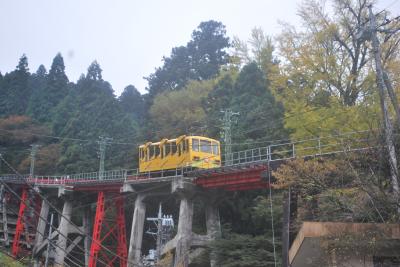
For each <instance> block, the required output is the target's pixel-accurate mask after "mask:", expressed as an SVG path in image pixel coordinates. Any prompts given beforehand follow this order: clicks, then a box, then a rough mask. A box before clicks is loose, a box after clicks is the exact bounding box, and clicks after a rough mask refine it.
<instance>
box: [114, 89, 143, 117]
mask: <svg viewBox="0 0 400 267" xmlns="http://www.w3.org/2000/svg"><path fill="white" fill-rule="evenodd" d="M118 100H119V103H120V105H121V107H122V110H123V111H124V112H125V113H127V114H129V115H131V116H132V118H134V120H135V121H137V122H141V121H142V120H143V116H144V98H143V96H142V95H141V94H140V93H139V91H138V90H137V89H136V87H135V86H133V85H128V86H127V87H125V89H124V91H123V92H122V94H121V95H120V97H119V98H118Z"/></svg>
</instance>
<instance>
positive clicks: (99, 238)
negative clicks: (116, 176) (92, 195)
mask: <svg viewBox="0 0 400 267" xmlns="http://www.w3.org/2000/svg"><path fill="white" fill-rule="evenodd" d="M116 194H117V195H116ZM106 197H111V198H115V197H116V200H115V204H114V202H110V201H107V200H106ZM112 216H113V218H111V217H112ZM110 222H113V223H110ZM115 241H116V242H115ZM115 243H117V247H116V251H113V248H114V247H115ZM113 246H114V247H113ZM104 248H107V249H104ZM110 251H112V253H110ZM127 257H128V250H127V242H126V226H125V211H124V199H123V196H122V195H119V193H110V192H105V191H100V192H99V193H98V196H97V208H96V215H95V220H94V226H93V235H92V245H91V247H90V254H89V267H96V266H103V265H104V263H106V264H107V266H117V265H116V264H117V263H119V265H118V266H120V267H126V266H127ZM99 262H101V263H102V264H99V265H97V263H99Z"/></svg>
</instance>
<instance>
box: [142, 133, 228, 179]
mask: <svg viewBox="0 0 400 267" xmlns="http://www.w3.org/2000/svg"><path fill="white" fill-rule="evenodd" d="M220 154H221V153H220V143H219V141H217V140H214V139H211V138H207V137H203V136H186V135H182V136H180V137H178V138H176V139H163V140H161V141H160V142H156V143H151V142H148V143H146V144H143V145H141V146H139V171H140V172H149V171H160V170H171V169H176V168H180V167H186V166H191V167H196V168H201V169H209V168H216V167H220V166H221V155H220Z"/></svg>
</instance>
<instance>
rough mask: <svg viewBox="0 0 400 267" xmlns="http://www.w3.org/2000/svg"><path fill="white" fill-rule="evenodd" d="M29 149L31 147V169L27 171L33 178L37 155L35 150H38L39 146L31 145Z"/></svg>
mask: <svg viewBox="0 0 400 267" xmlns="http://www.w3.org/2000/svg"><path fill="white" fill-rule="evenodd" d="M31 147H32V148H31V168H30V171H29V176H30V177H32V178H33V174H34V171H35V160H36V153H37V150H38V148H39V145H37V144H33V145H31Z"/></svg>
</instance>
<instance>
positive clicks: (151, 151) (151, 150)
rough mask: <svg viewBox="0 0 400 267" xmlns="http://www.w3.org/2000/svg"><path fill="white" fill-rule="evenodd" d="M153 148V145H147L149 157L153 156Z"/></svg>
mask: <svg viewBox="0 0 400 267" xmlns="http://www.w3.org/2000/svg"><path fill="white" fill-rule="evenodd" d="M154 150H155V146H153V145H152V146H150V147H149V152H150V153H149V158H150V159H151V158H153V157H154Z"/></svg>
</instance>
